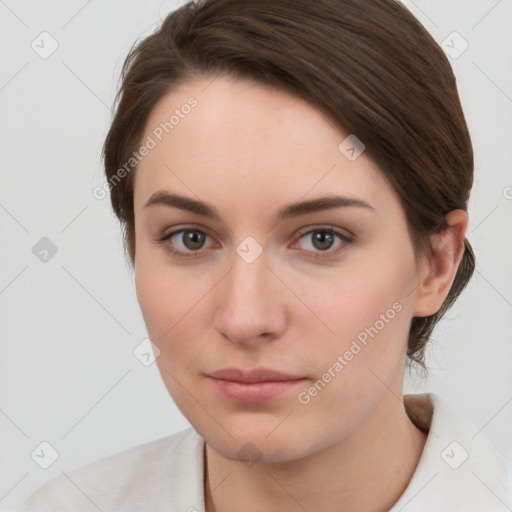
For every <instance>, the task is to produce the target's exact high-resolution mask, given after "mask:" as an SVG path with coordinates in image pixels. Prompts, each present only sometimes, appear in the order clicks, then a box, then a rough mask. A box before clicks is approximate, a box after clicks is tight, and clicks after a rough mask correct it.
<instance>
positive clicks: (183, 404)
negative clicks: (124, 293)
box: [134, 76, 468, 512]
mask: <svg viewBox="0 0 512 512" xmlns="http://www.w3.org/2000/svg"><path fill="white" fill-rule="evenodd" d="M190 96H193V97H194V98H196V99H197V101H198V105H197V106H196V107H195V108H194V109H193V110H192V111H191V112H190V114H188V115H187V116H185V117H184V119H181V120H180V122H179V124H178V125H177V126H175V127H174V129H173V130H172V132H170V133H169V134H168V135H167V136H165V137H163V139H162V141H161V142H159V143H158V144H157V145H156V147H155V148H154V149H151V151H149V154H148V155H147V156H146V157H145V158H144V159H143V160H142V161H141V163H140V164H139V167H138V168H137V171H136V176H135V182H134V206H135V232H136V238H135V240H136V255H135V280H136V292H137V298H138V301H139V304H140V307H141V310H142V314H143V316H144V320H145V323H146V327H147V330H148V334H149V336H150V338H151V340H152V341H153V342H154V343H155V345H157V346H158V347H159V349H160V351H161V353H160V356H159V357H158V359H157V364H158V367H159V370H160V373H161V375H162V378H163V380H164V382H165V385H166V387H167V389H168V391H169V393H170V395H171V396H172V398H173V399H174V401H175V402H176V404H177V406H178V407H179V409H180V410H181V412H182V413H183V414H184V416H185V417H186V418H187V419H188V420H189V422H190V423H191V424H192V426H193V427H194V428H195V429H196V430H197V431H198V432H199V434H200V435H201V436H203V438H204V439H205V440H206V453H207V459H208V467H207V477H208V483H207V486H206V510H207V511H208V512H211V511H213V510H215V511H217V512H223V511H231V510H237V509H239V504H240V503H244V506H243V509H244V510H245V511H247V512H251V511H256V510H258V511H261V510H265V511H278V510H279V511H292V510H293V511H296V510H298V509H301V507H303V508H304V509H306V510H315V511H317V512H321V511H328V510H338V511H342V510H358V511H362V512H364V511H381V510H382V511H383V510H388V509H389V508H390V507H391V506H392V505H393V504H394V503H395V502H396V501H397V499H398V498H399V497H400V495H401V494H402V493H403V491H404V490H405V488H406V486H407V484H408V482H409V481H410V479H411V477H412V474H413V473H414V470H415V468H416V466H417V463H418V460H419V458H420V456H421V452H422V450H423V446H424V443H425V441H426V434H425V433H423V432H421V431H420V430H419V429H417V428H416V427H415V426H414V425H413V423H412V422H411V421H410V420H409V418H408V416H407V414H406V412H405V409H404V404H403V399H402V385H403V374H404V367H405V361H406V357H405V354H406V349H407V335H408V329H409V325H410V321H411V319H412V317H413V316H426V315H431V314H433V313H434V312H436V311H437V310H438V309H439V308H440V307H441V305H442V303H443V301H444V299H445V298H446V296H447V294H448V292H449V289H450V286H451V284H452V282H453V279H454V276H455V272H456V270H457V266H458V264H459V262H460V259H461V257H462V253H463V245H462V242H461V241H462V240H463V239H464V233H465V231H466V229H467V220H468V219H467V214H466V212H464V211H462V210H455V211H453V212H451V213H450V214H449V215H448V216H447V220H448V223H449V225H450V226H451V227H452V228H451V229H450V230H447V231H446V232H445V233H444V234H442V235H439V236H436V237H435V238H433V239H432V243H433V246H434V249H435V251H434V256H433V257H432V259H431V260H430V261H426V260H424V259H423V260H422V259H417V258H415V253H414V250H413V247H412V244H411V240H410V238H409V235H408V231H407V225H406V218H405V214H404V211H403V209H402V207H401V205H400V203H399V200H398V196H397V195H396V194H395V192H394V190H393V188H392V187H391V185H390V184H389V183H388V182H387V180H386V179H385V178H384V176H383V175H382V174H381V173H380V172H379V170H378V169H377V168H376V166H375V165H374V164H373V163H372V161H371V160H370V159H369V158H368V157H367V156H366V154H365V153H364V152H363V153H362V155H361V156H359V157H358V158H357V159H356V160H355V161H352V162H351V161H349V160H348V159H347V158H346V157H345V156H344V155H343V154H342V153H341V152H340V151H339V150H338V146H339V144H340V143H341V142H342V141H343V140H344V139H345V137H346V136H347V135H348V134H346V133H344V132H343V131H341V130H340V129H339V128H338V127H337V126H335V125H334V123H333V122H331V121H330V120H328V119H327V118H326V116H325V115H322V114H321V113H320V112H319V111H318V110H317V109H315V108H314V107H312V106H311V105H309V104H308V103H306V102H304V101H303V100H301V99H298V98H295V97H293V96H291V95H287V94H285V93H281V92H277V91H275V90H272V89H269V88H267V87H265V86H263V85H260V84H256V83H253V82H250V81H245V80H234V79H228V78H226V77H222V76H220V77H217V78H216V79H215V80H213V81H211V79H207V78H198V79H196V80H194V81H191V82H189V83H187V84H184V85H183V86H181V87H180V88H178V89H175V90H174V91H172V92H170V93H168V94H167V95H166V96H165V97H164V98H163V99H162V100H161V101H160V102H159V103H158V104H157V105H156V107H155V108H154V110H153V112H152V113H151V116H150V118H149V119H148V122H147V125H146V131H145V134H144V139H146V137H147V136H148V135H151V134H152V131H153V130H154V128H155V127H157V126H158V125H159V123H160V122H164V121H166V120H168V119H169V116H170V115H171V114H172V113H173V111H174V110H175V109H176V108H180V107H181V106H182V105H183V104H185V103H186V102H187V99H188V98H189V97H190ZM363 142H364V141H363ZM161 189H164V190H166V191H167V192H173V193H177V194H181V195H185V196H187V197H190V198H192V199H196V200H200V201H205V202H208V203H210V204H211V205H213V206H214V207H215V208H216V209H217V210H218V212H219V215H220V216H221V219H222V220H216V219H210V218H206V217H204V216H202V215H199V214H197V213H191V212H187V211H185V210H181V209H178V208H176V207H172V206H166V205H153V206H149V207H144V205H145V203H146V202H147V201H148V199H149V198H150V197H151V195H152V194H154V193H155V192H156V191H157V190H161ZM333 193H336V194H344V195H350V196H355V197H358V198H361V199H363V200H365V201H366V202H368V203H369V204H370V205H371V206H372V207H373V210H371V209H367V208H358V207H345V208H337V209H330V210H324V211H318V212H314V213H308V214H306V215H303V216H300V217H296V218H291V219H287V220H284V221H279V222H278V221H277V219H276V212H277V211H278V210H279V208H281V207H282V206H284V205H286V204H289V203H292V202H296V201H299V200H310V199H315V198H317V197H320V196H324V195H327V194H333ZM329 226H331V227H332V228H334V229H336V230H338V231H341V232H342V233H350V234H352V235H353V237H354V238H353V240H352V241H351V242H350V241H343V240H342V239H340V238H338V237H335V238H334V239H333V241H332V243H331V247H329V246H327V250H323V251H322V246H320V248H318V245H315V244H314V233H311V230H313V229H316V230H319V231H320V233H323V231H322V228H323V229H325V228H328V227H329ZM180 228H181V229H184V228H187V229H194V230H198V231H200V232H202V233H206V235H208V236H206V238H205V241H204V244H203V245H202V246H200V244H199V249H197V246H193V245H191V244H190V243H189V244H188V245H186V244H187V242H186V240H185V241H184V239H183V233H182V232H181V233H178V234H177V235H175V236H173V238H172V239H169V240H167V241H165V242H158V241H157V240H158V239H159V238H161V237H163V236H164V235H165V234H168V233H170V232H172V231H178V230H179V229H180ZM308 231H309V234H307V233H308ZM194 232H195V231H194ZM304 234H305V235H304ZM248 236H251V237H253V238H254V239H255V240H256V241H257V242H258V244H259V245H260V246H261V249H262V253H261V254H260V255H259V257H257V258H256V259H255V261H253V262H252V263H248V262H247V261H245V260H244V259H243V258H242V257H241V256H240V255H239V254H238V253H237V252H236V248H237V247H238V246H239V244H241V242H242V241H244V239H246V237H248ZM170 247H173V248H174V249H176V250H179V251H182V252H185V253H188V254H191V253H193V252H194V250H196V252H198V254H200V255H199V256H198V257H188V258H187V257H184V258H180V257H177V256H174V255H172V254H171V253H170V252H169V248H170ZM340 248H341V249H340ZM336 249H340V250H338V251H337V252H336ZM329 252H330V253H329ZM313 255H317V256H322V257H319V258H314V257H313ZM394 303H399V304H400V305H401V310H400V312H399V313H397V314H396V315H395V316H394V318H393V319H392V320H389V322H387V323H385V326H384V328H382V329H381V330H379V332H378V334H377V335H376V336H375V337H373V339H372V338H370V339H369V341H368V343H367V345H366V346H364V348H363V349H362V350H361V351H360V352H359V353H357V355H355V356H354V357H353V359H352V360H350V361H349V362H348V363H347V364H346V366H344V367H343V369H342V371H340V372H339V373H337V374H336V376H335V377H334V378H332V379H331V381H330V382H329V383H328V384H327V385H326V386H325V388H324V389H323V390H322V391H321V392H319V393H318V394H317V395H316V396H314V397H312V398H311V400H310V401H309V403H307V404H306V405H304V404H302V403H300V402H299V400H298V398H297V397H298V394H299V393H300V392H301V391H302V392H304V391H307V390H308V389H309V388H310V387H311V386H312V384H313V383H314V382H316V381H318V379H320V378H321V377H322V375H323V374H324V373H325V372H326V371H327V369H328V368H330V367H332V366H333V363H334V362H335V361H336V360H337V357H338V356H339V355H340V354H344V353H345V352H346V351H347V350H348V349H349V348H350V346H351V343H352V341H353V340H354V339H356V337H357V335H358V334H359V333H361V331H363V330H364V329H365V327H370V326H373V325H375V323H376V321H377V320H378V319H379V318H380V315H381V314H383V313H385V312H386V311H387V310H389V308H391V307H392V305H393V304H394ZM226 367H239V368H243V369H245V370H250V369H254V368H261V367H267V368H272V369H276V370H279V371H282V372H286V373H292V374H294V375H300V376H302V377H305V378H306V379H307V380H305V381H303V382H301V383H299V384H298V385H297V386H296V387H295V388H294V389H293V390H291V391H288V392H286V393H285V394H283V395H280V396H278V397H277V398H275V399H273V400H270V401H268V402H264V403H260V404H239V403H236V402H233V401H231V400H229V399H228V398H226V397H225V396H223V395H221V394H220V393H218V392H217V391H216V389H214V387H213V386H212V383H211V381H210V380H209V379H208V378H207V377H206V376H205V374H206V373H208V372H212V371H215V370H219V369H221V368H226ZM248 442H250V443H252V445H254V446H255V447H256V449H257V453H258V457H260V458H259V460H257V463H256V464H247V463H245V462H244V461H243V460H239V459H241V455H240V454H239V450H240V449H241V448H242V447H244V445H246V443H248ZM246 450H247V448H246ZM253 450H255V449H254V448H253ZM255 457H256V456H255ZM256 458H257V457H256ZM210 491H211V494H210ZM299 504H300V505H299Z"/></svg>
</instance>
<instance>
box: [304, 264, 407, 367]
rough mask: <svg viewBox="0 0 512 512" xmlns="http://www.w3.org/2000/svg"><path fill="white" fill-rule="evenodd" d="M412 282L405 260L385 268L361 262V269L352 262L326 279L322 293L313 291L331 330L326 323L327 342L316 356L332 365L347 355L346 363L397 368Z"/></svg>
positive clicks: (404, 336)
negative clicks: (335, 275)
mask: <svg viewBox="0 0 512 512" xmlns="http://www.w3.org/2000/svg"><path fill="white" fill-rule="evenodd" d="M391 261H392V260H391ZM411 282H412V279H411V277H410V276H408V275H407V262H406V261H403V260H402V261H400V260H396V264H395V263H394V264H393V265H388V266H387V267H386V268H383V266H381V267H380V268H378V267H376V266H373V267H372V266H366V265H364V264H363V263H362V264H361V267H360V269H355V268H354V267H351V269H350V272H348V271H347V272H346V273H344V272H343V271H341V272H340V273H339V274H338V277H337V278H336V279H334V280H331V281H330V282H329V283H328V284H327V283H325V284H326V287H323V293H322V294H320V293H318V294H317V295H315V296H311V295H310V298H311V301H313V302H314V303H315V304H317V306H318V307H317V308H315V311H317V312H318V317H319V318H321V319H322V320H323V321H324V323H325V324H326V325H327V326H328V327H329V330H330V332H329V331H327V329H324V331H325V333H326V334H325V336H324V340H325V342H326V343H325V345H324V350H323V351H322V354H321V355H320V357H319V358H318V356H317V361H318V362H319V363H320V364H321V365H323V366H324V367H325V368H326V369H327V368H329V367H331V366H332V364H333V363H334V362H335V361H336V359H337V357H338V356H346V357H343V360H344V361H346V366H347V368H348V366H355V367H361V368H360V370H363V368H362V366H364V371H365V372H368V368H370V367H371V368H375V371H376V372H377V370H378V369H383V371H387V368H389V369H391V367H393V369H394V368H395V367H396V364H397V363H398V362H399V361H400V360H401V359H402V358H403V357H405V350H406V343H407V335H408V331H409V326H410V320H411V304H410V302H411V296H409V297H407V294H408V293H409V292H410V288H411V286H410V283H411ZM332 331H334V332H332ZM347 373H348V372H347ZM359 373H361V372H359ZM363 373H364V372H363ZM354 375H355V374H354Z"/></svg>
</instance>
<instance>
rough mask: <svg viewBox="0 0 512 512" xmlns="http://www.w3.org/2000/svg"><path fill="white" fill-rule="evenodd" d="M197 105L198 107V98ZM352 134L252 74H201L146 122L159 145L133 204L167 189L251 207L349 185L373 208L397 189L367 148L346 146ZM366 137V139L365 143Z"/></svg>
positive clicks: (385, 203)
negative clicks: (352, 150) (354, 151)
mask: <svg viewBox="0 0 512 512" xmlns="http://www.w3.org/2000/svg"><path fill="white" fill-rule="evenodd" d="M191 105H194V106H191ZM348 135H349V134H348V133H345V132H343V131H342V130H340V129H339V128H338V127H337V126H336V125H335V124H334V123H333V121H332V120H330V119H329V118H327V116H325V115H324V114H322V112H320V111H319V110H318V109H316V108H315V107H313V106H312V105H310V104H309V103H307V102H305V101H303V100H301V99H299V98H297V97H295V96H293V95H289V94H287V93H284V92H281V91H277V90H274V89H271V88H268V87H266V86H264V85H261V84H258V83H254V82H251V81H246V80H234V79H230V78H226V77H217V78H215V79H213V80H212V79H206V78H205V79H198V80H195V81H192V82H189V83H186V84H183V85H182V86H180V87H179V88H177V89H175V90H173V91H172V92H170V93H168V94H166V95H165V96H164V97H163V98H162V99H161V100H160V101H159V103H158V104H157V105H156V106H155V108H154V109H153V111H152V113H151V115H150V117H149V118H148V121H147V123H146V128H145V133H144V136H143V139H142V140H143V141H146V140H148V137H149V138H151V139H152V141H153V142H154V147H153V148H152V149H151V150H150V151H149V152H148V154H147V155H146V156H145V157H144V158H143V159H142V161H141V162H140V163H139V166H138V168H137V171H136V174H135V185H134V192H135V208H136V210H137V209H141V208H142V206H143V204H144V203H145V201H147V199H148V198H149V197H150V196H151V195H152V194H153V193H154V192H155V191H157V190H159V189H166V190H167V191H173V192H178V193H185V194H187V195H192V194H193V195H195V196H197V197H199V198H204V199H207V200H208V202H211V203H214V204H219V205H223V204H226V203H227V202H228V203H230V204H233V203H234V202H236V203H237V204H238V206H239V207H240V208H242V207H243V209H244V211H249V210H250V209H251V207H254V209H255V212H253V213H259V214H260V215H261V213H262V210H261V206H262V203H266V204H270V203H273V202H275V203H276V204H277V203H279V204H281V203H285V202H292V201H297V200H299V199H301V198H303V197H304V196H307V197H305V198H306V199H307V198H309V197H310V196H311V197H313V196H315V195H320V194H325V193H333V192H335V193H343V194H346V195H355V196H358V197H361V198H363V199H365V200H366V201H367V202H369V203H370V204H372V205H373V206H374V207H375V208H376V209H378V208H379V205H380V207H382V208H385V207H387V208H389V207H390V206H392V205H394V207H396V206H397V197H396V196H395V194H394V191H393V190H392V188H391V186H390V185H389V183H388V182H387V180H386V179H385V178H384V176H383V175H382V174H381V173H380V172H379V171H378V170H377V169H376V167H375V166H374V164H373V163H372V161H371V160H370V159H369V158H367V156H366V155H365V154H364V152H363V153H362V154H361V156H359V157H358V158H357V159H356V160H354V161H350V160H349V159H347V157H346V156H345V154H344V153H343V152H342V151H340V148H339V146H340V144H341V143H342V142H343V141H344V140H345V139H346V138H347V136H348ZM363 142H364V141H363Z"/></svg>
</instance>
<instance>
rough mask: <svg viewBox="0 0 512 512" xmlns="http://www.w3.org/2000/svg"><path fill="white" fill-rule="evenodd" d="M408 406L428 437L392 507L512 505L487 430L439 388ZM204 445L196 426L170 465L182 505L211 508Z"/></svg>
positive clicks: (497, 510)
mask: <svg viewBox="0 0 512 512" xmlns="http://www.w3.org/2000/svg"><path fill="white" fill-rule="evenodd" d="M404 405H405V408H406V411H407V414H408V415H409V417H410V418H411V421H413V422H414V423H415V424H416V425H417V426H418V428H420V429H422V430H427V431H428V437H427V441H426V444H425V447H424V449H423V453H422V455H421V458H420V461H419V463H418V466H417V468H416V471H415V473H414V475H413V477H412V479H411V481H410V482H409V485H408V486H407V488H406V490H405V492H404V493H403V494H402V496H401V497H400V498H399V500H398V501H397V503H395V505H394V506H393V508H392V509H391V510H390V511H389V512H399V511H404V512H427V511H428V512H433V511H435V512H454V511H464V512H482V511H485V512H504V511H505V510H511V509H512V469H511V466H510V462H508V461H507V460H506V459H505V457H504V455H503V454H501V453H500V452H499V451H498V450H497V449H496V448H494V447H493V446H492V445H491V444H490V442H489V441H488V440H487V439H486V438H485V436H484V434H483V433H482V432H479V431H478V429H477V428H476V427H475V426H473V425H472V424H471V423H469V422H466V421H463V420H461V419H460V418H459V417H458V416H457V415H456V414H455V413H454V411H453V410H452V409H451V408H450V407H448V405H447V404H446V403H445V402H444V401H443V400H441V399H440V398H439V397H438V396H437V395H436V394H435V393H425V394H417V395H405V396H404ZM203 450H204V440H203V438H202V437H201V436H200V435H199V434H198V433H197V432H196V431H195V430H194V429H192V428H190V429H188V430H186V431H184V432H183V437H182V441H181V443H180V444H177V445H175V447H174V449H173V455H172V459H173V460H171V461H170V465H169V469H170V471H171V473H172V474H171V475H170V478H171V479H172V481H173V482H174V483H175V485H173V487H174V489H175V491H174V493H173V497H172V501H173V503H174V504H175V505H176V510H183V511H187V510H190V511H191V512H205V509H204V502H203V501H202V500H203V497H204V495H203V476H204V474H203V469H204V468H203ZM191 454H192V456H191ZM176 489H177V490H178V491H179V492H178V494H176Z"/></svg>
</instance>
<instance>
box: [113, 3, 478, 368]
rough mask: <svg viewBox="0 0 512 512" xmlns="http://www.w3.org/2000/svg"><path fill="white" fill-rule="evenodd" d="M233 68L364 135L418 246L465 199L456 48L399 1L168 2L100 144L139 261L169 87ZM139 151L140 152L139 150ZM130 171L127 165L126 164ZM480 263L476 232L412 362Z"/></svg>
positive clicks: (413, 348) (416, 326) (136, 49)
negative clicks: (145, 139)
mask: <svg viewBox="0 0 512 512" xmlns="http://www.w3.org/2000/svg"><path fill="white" fill-rule="evenodd" d="M218 74H225V75H229V76H232V77H235V78H242V79H252V80H256V81H257V82H259V83H262V84H265V85H267V86H270V87H274V88H277V89H278V90H284V91H286V92H288V93H291V94H295V95H297V96H299V97H300V98H302V99H304V100H305V101H307V102H308V103H310V104H311V105H314V106H315V107H316V108H318V109H321V111H322V112H324V113H325V114H326V115H327V116H329V118H330V119H331V120H332V121H333V122H334V123H336V124H337V125H338V126H339V127H340V128H341V129H342V130H343V131H345V132H347V133H353V134H355V135H356V136H357V137H358V138H359V139H360V140H361V141H362V142H363V143H364V144H365V146H366V149H365V154H367V155H368V156H369V157H370V158H371V159H372V160H373V161H374V162H375V164H376V165H377V166H378V168H379V169H380V170H381V171H382V173H383V174H384V176H385V177H386V178H387V179H388V180H389V182H390V183H391V185H392V186H393V187H394V189H395V190H396V192H397V193H398V196H399V197H400V200H401V204H402V206H403V208H404V210H405V213H406V216H407V221H408V228H409V233H410V236H411V240H412V242H413V247H414V249H415V251H416V255H417V257H418V256H420V255H421V256H427V257H429V256H430V254H431V245H430V242H429V236H430V235H431V234H432V233H437V232H440V231H442V230H444V229H446V228H447V224H446V221H445V216H446V214H447V213H449V212H450V211H452V210H455V209H463V210H467V205H468V199H469V193H470V190H471V187H472V184H473V150H472V144H471V139H470V135H469V133H468V129H467V125H466V121H465V118H464V114H463V111H462V107H461V104H460V100H459V96H458V93H457V87H456V80H455V76H454V74H453V71H452V69H451V66H450V64H449V62H448V59H447V57H446V56H445V54H444V53H443V51H442V50H441V48H440V47H439V45H438V44H437V43H436V42H435V40H434V39H433V38H432V36H430V34H429V33H428V32H427V30H426V29H425V28H424V27H423V26H422V25H421V24H420V23H419V22H418V21H417V20H416V18H415V17H414V16H413V15H412V14H411V13H410V12H409V11H408V10H407V9H406V8H405V7H404V6H403V5H401V4H400V3H399V2H398V1H397V0H314V1H313V0H303V1H300V2H298V1H297V0H196V1H191V2H188V3H187V4H185V5H183V6H182V7H180V8H179V9H177V10H175V11H173V12H171V13H170V14H169V15H168V16H167V18H166V19H165V20H164V21H163V23H162V25H161V27H160V28H159V29H158V30H157V31H156V32H155V33H153V34H151V35H150V36H148V37H146V38H145V39H143V40H142V41H140V42H136V43H135V44H134V46H133V47H132V49H131V50H130V52H129V54H128V56H127V57H126V60H125V62H124V65H123V69H122V73H121V78H122V86H121V88H120V90H119V91H118V94H117V96H116V102H115V103H116V111H115V116H114V118H113V122H112V125H111V127H110V130H109V132H108V135H107V137H106V140H105V144H104V147H103V156H104V162H105V173H106V177H107V181H108V182H109V183H111V184H112V188H111V189H110V197H111V201H112V206H113V209H114V212H115V214H116V215H117V217H118V219H119V221H120V222H121V226H122V228H123V240H124V246H125V251H127V255H128V256H129V258H130V263H131V265H132V267H133V265H134V261H135V227H134V210H133V177H134V172H135V168H136V164H135V165H132V167H133V171H132V172H128V173H127V174H126V177H125V178H124V177H123V179H121V180H119V179H117V182H114V181H113V178H119V174H118V175H117V176H115V175H116V173H118V171H119V170H120V169H121V168H122V167H123V166H125V167H124V168H125V169H126V163H127V162H129V161H130V162H132V161H131V160H130V157H131V156H132V154H133V153H134V151H136V150H137V149H138V147H139V145H140V143H141V138H142V135H143V133H144V129H145V125H146V122H147V119H148V117H149V115H150V113H151V111H152V109H153V108H154V107H155V105H156V103H157V102H158V101H159V100H160V99H162V97H163V96H164V95H165V94H166V93H168V92H170V91H171V90H172V89H174V88H176V87H177V86H178V85H181V84H182V83H185V82H187V81H189V80H192V79H194V78H197V77H209V76H212V77H213V76H215V75H218ZM132 160H133V159H132ZM123 176H124V174H123ZM474 268H475V257H474V254H473V251H472V248H471V245H470V243H469V242H468V240H467V239H464V255H463V259H462V261H461V262H460V264H459V267H458V269H457V273H456V276H455V280H454V282H453V284H452V287H451V290H450V292H449V294H448V296H447V298H446V300H445V301H444V303H443V305H442V307H441V309H440V310H439V311H438V312H437V313H435V314H434V315H431V316H428V317H414V318H413V319H412V322H411V327H410V333H409V340H408V351H407V355H408V356H409V362H415V363H417V364H418V365H419V366H420V367H422V368H424V369H426V367H425V363H424V351H425V346H426V344H427V342H428V340H429V338H430V336H431V333H432V331H433V329H434V327H435V325H436V324H437V322H438V321H439V320H440V319H441V317H442V316H443V315H444V313H445V312H446V311H447V310H448V309H449V308H450V307H451V305H452V304H453V303H454V302H455V300H456V299H457V297H458V296H459V295H460V293H461V292H462V291H463V289H464V288H465V287H466V285H467V283H468V281H469V280H470V278H471V276H472V274H473V271H474Z"/></svg>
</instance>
